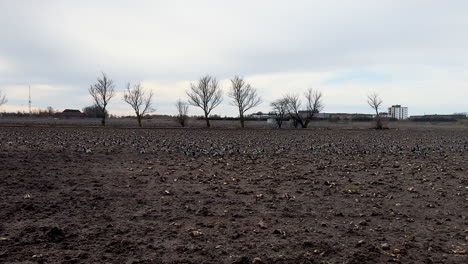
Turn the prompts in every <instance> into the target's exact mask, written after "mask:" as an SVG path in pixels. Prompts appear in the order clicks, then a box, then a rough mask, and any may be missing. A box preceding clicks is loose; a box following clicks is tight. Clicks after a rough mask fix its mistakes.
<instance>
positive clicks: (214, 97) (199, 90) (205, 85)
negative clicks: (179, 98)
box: [187, 75, 223, 127]
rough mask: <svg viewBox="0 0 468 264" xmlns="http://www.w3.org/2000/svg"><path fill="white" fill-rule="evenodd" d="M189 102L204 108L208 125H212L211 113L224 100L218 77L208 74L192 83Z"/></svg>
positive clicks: (188, 92) (188, 93)
mask: <svg viewBox="0 0 468 264" xmlns="http://www.w3.org/2000/svg"><path fill="white" fill-rule="evenodd" d="M187 95H188V97H189V101H188V102H189V104H191V105H193V106H196V107H200V108H201V109H202V110H203V113H204V115H205V120H206V126H207V127H210V113H211V111H212V110H213V109H214V108H216V107H217V106H218V105H219V104H221V102H222V101H223V98H222V96H223V94H222V91H221V88H220V86H219V84H218V81H217V80H216V78H214V77H211V76H209V75H206V76H204V77H202V78H200V80H198V83H197V84H193V83H191V84H190V91H187Z"/></svg>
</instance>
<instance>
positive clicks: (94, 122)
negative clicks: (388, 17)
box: [0, 117, 468, 129]
mask: <svg viewBox="0 0 468 264" xmlns="http://www.w3.org/2000/svg"><path fill="white" fill-rule="evenodd" d="M106 122H107V126H110V127H129V128H131V127H136V126H137V121H136V119H131V118H110V119H107V121H106ZM1 125H46V126H100V125H101V120H100V119H97V118H96V119H94V118H85V119H81V118H70V119H53V118H28V117H25V118H2V117H0V126H1ZM211 125H212V127H214V128H216V127H218V128H239V127H240V124H239V121H235V120H212V121H211ZM205 126H206V123H205V121H204V120H196V119H190V120H189V122H188V125H187V127H205ZM143 127H144V128H145V127H146V128H157V127H166V128H170V127H180V125H179V124H178V123H177V122H176V121H175V119H173V118H154V119H145V120H143ZM372 127H373V123H372V122H352V121H339V122H330V121H315V122H311V123H310V124H309V128H338V129H367V128H372ZM386 127H388V128H454V129H456V128H466V127H468V122H467V121H466V120H463V121H458V122H410V121H393V122H387V123H386ZM246 128H274V126H273V125H272V124H268V123H267V122H266V121H246ZM283 128H293V127H292V125H291V124H289V123H286V124H285V125H284V127H283Z"/></svg>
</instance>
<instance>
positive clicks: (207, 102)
mask: <svg viewBox="0 0 468 264" xmlns="http://www.w3.org/2000/svg"><path fill="white" fill-rule="evenodd" d="M230 81H231V87H230V90H229V92H228V97H229V98H230V99H231V101H230V104H231V105H233V106H235V107H237V109H238V112H239V120H240V125H241V127H242V128H244V126H245V114H246V112H247V111H249V110H251V109H252V108H254V107H256V106H258V105H260V104H261V103H262V99H261V97H260V96H259V95H258V94H257V90H256V88H254V87H252V85H251V84H250V83H248V82H246V81H245V80H244V78H242V77H239V76H234V77H233V78H232V79H230ZM88 92H89V94H90V95H91V97H92V98H93V103H94V104H93V106H90V107H87V108H85V110H86V111H87V112H90V113H93V115H94V116H99V117H100V118H101V125H102V126H105V125H106V119H107V117H108V112H107V106H108V105H109V102H110V101H111V100H112V99H113V98H114V97H115V95H116V90H115V84H114V81H113V80H112V79H110V78H108V76H107V75H106V74H105V73H102V75H101V76H100V77H98V78H97V81H96V83H94V84H92V85H91V86H90V87H89V89H88ZM186 95H187V97H188V100H187V101H183V100H181V99H179V100H178V101H177V102H176V103H175V107H176V109H177V116H176V119H177V121H178V123H179V124H180V125H181V126H185V125H186V124H187V120H188V111H189V106H194V107H198V108H200V109H201V110H202V111H203V115H204V116H203V117H204V119H205V122H206V126H207V127H210V126H211V123H210V114H211V112H212V111H213V109H215V108H216V107H218V106H219V105H220V104H221V103H222V101H223V92H222V89H221V87H220V85H219V82H218V81H217V79H216V78H215V77H213V76H210V75H206V76H203V77H201V78H200V79H199V80H198V81H197V82H195V83H191V84H190V88H189V90H187V91H186ZM153 97H154V94H153V92H152V91H151V90H146V89H145V88H144V87H143V86H142V85H141V84H140V83H137V84H135V85H131V84H130V83H128V84H127V87H126V90H125V91H124V94H123V96H122V100H123V101H124V102H126V103H127V104H128V105H130V107H131V108H132V109H133V111H134V112H135V115H136V119H137V122H138V126H139V127H142V119H143V117H144V116H145V115H146V114H148V113H152V112H154V111H155V108H154V107H153ZM6 103H7V98H6V96H5V94H2V92H1V91H0V106H1V105H3V104H6ZM367 103H368V104H369V106H371V107H372V109H373V110H375V113H376V117H375V121H376V128H377V129H382V128H383V125H382V119H381V118H380V113H379V108H380V106H381V104H382V100H381V99H380V97H379V95H378V94H377V93H375V92H373V93H370V94H369V95H368V97H367ZM270 106H271V108H272V112H271V113H272V115H273V118H274V120H275V123H276V125H277V127H278V128H281V127H282V126H283V122H284V121H285V120H292V122H293V126H294V127H296V128H298V127H301V128H307V127H308V125H309V124H310V122H311V121H313V120H314V119H316V117H317V115H318V114H319V113H320V112H321V111H322V110H323V108H324V103H323V94H322V92H320V91H318V90H313V89H308V90H307V91H306V92H305V93H304V94H303V96H302V97H301V96H300V95H299V94H296V93H289V94H285V95H283V96H282V97H281V98H279V99H277V100H274V101H273V102H271V104H270Z"/></svg>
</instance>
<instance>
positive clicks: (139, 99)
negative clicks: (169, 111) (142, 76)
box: [123, 83, 154, 127]
mask: <svg viewBox="0 0 468 264" xmlns="http://www.w3.org/2000/svg"><path fill="white" fill-rule="evenodd" d="M123 100H124V101H125V102H126V103H127V104H129V105H130V106H131V107H132V108H133V110H134V111H135V114H136V116H137V120H138V126H139V127H142V124H141V120H142V119H143V117H144V116H145V115H146V114H147V113H151V112H154V108H153V107H152V104H153V91H151V90H150V92H149V93H148V94H147V93H146V91H145V89H144V88H143V86H141V84H139V83H138V84H136V85H135V86H133V88H130V83H128V84H127V91H126V92H125V93H124V96H123Z"/></svg>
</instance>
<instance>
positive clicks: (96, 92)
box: [88, 73, 115, 126]
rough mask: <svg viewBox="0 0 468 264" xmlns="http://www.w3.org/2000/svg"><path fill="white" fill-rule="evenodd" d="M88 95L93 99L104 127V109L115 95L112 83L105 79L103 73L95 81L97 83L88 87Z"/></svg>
mask: <svg viewBox="0 0 468 264" xmlns="http://www.w3.org/2000/svg"><path fill="white" fill-rule="evenodd" d="M88 91H89V94H90V95H91V96H92V97H93V99H94V103H95V105H96V106H97V107H99V110H100V111H101V113H102V116H103V117H102V120H101V124H102V125H103V126H105V125H106V107H107V105H108V104H109V101H110V100H111V99H112V97H114V95H115V85H114V82H113V81H112V80H111V79H109V78H107V76H106V74H105V73H102V77H101V78H99V77H98V79H97V83H95V84H93V85H91V86H90V87H89V90H88Z"/></svg>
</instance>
